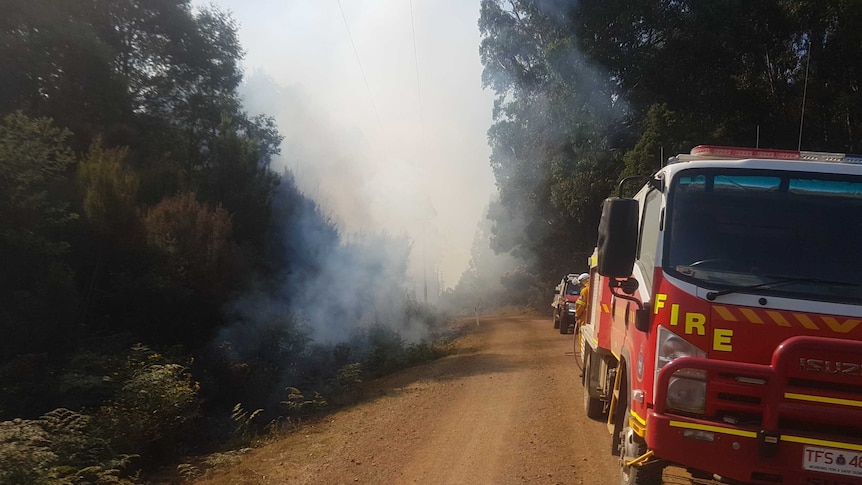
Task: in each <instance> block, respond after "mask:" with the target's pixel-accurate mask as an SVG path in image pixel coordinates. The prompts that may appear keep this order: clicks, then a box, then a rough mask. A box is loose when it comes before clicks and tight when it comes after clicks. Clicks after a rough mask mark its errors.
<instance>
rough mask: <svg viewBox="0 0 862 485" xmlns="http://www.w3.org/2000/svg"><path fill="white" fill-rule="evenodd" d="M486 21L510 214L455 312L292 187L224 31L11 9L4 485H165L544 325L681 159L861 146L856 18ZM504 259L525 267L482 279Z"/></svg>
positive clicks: (14, 0)
mask: <svg viewBox="0 0 862 485" xmlns="http://www.w3.org/2000/svg"><path fill="white" fill-rule="evenodd" d="M479 7H480V16H479V23H478V26H477V28H478V29H479V31H480V34H481V38H482V41H481V45H478V46H476V45H465V46H464V48H465V49H474V50H478V52H479V55H480V58H481V60H482V63H483V65H484V75H483V79H482V82H483V84H484V86H485V87H486V88H487V89H490V90H492V91H493V92H494V93H495V95H496V101H495V105H494V113H493V119H494V123H493V125H492V126H490V127H489V131H488V142H489V144H490V146H491V150H492V155H491V159H490V160H478V161H477V162H476V163H489V162H490V165H491V168H492V170H493V172H494V175H495V178H496V182H497V187H498V190H499V197H498V199H497V201H496V202H495V203H493V204H492V205H491V206H490V207H489V209H488V212H487V220H485V221H481V222H480V224H479V227H480V229H479V231H478V232H477V239H476V243H475V244H474V250H473V259H472V260H471V262H470V267H469V268H468V270H467V271H466V272H465V273H464V275H463V276H462V277H461V280H460V281H459V282H458V284H457V285H456V286H455V287H454V288H453V289H451V290H449V291H447V292H446V294H444V295H443V300H442V301H443V302H444V303H445V305H441V308H434V307H431V306H429V305H427V304H426V303H425V302H423V301H420V300H419V299H417V298H416V295H415V294H413V293H412V291H411V290H410V289H409V288H408V287H407V286H408V285H405V284H404V283H405V274H406V271H407V262H408V258H409V254H410V251H411V249H412V242H411V241H409V240H407V239H406V238H404V237H401V236H392V235H388V234H373V235H363V236H354V237H346V236H345V235H344V234H341V233H340V231H339V229H338V226H337V224H336V223H335V222H334V221H333V220H331V218H330V217H329V216H328V215H327V214H325V213H324V212H323V211H322V210H321V209H320V207H319V206H318V205H317V203H316V202H315V201H314V200H312V199H310V198H309V197H307V196H306V195H305V194H303V193H302V191H300V190H299V189H298V188H297V184H296V182H295V180H294V178H293V175H292V174H291V173H290V172H282V173H279V172H277V171H276V170H275V169H273V166H272V162H273V160H274V159H275V158H276V157H278V156H279V155H280V154H281V153H282V152H283V151H289V150H290V149H291V147H289V146H284V145H283V144H282V136H281V134H279V132H278V129H277V126H276V123H275V121H274V119H273V118H271V117H269V116H266V115H252V114H249V113H248V112H247V111H246V110H245V109H244V107H243V100H242V97H241V96H240V94H239V89H240V87H241V86H242V83H243V71H242V68H241V62H242V59H243V48H242V46H241V45H240V42H239V38H238V35H237V31H238V29H237V25H236V23H235V22H234V20H233V19H232V17H231V15H230V14H229V13H228V12H223V11H220V10H219V9H218V8H216V7H207V8H203V9H197V8H193V7H192V5H191V3H190V1H189V0H65V1H62V2H59V1H51V0H28V1H24V0H4V1H3V9H2V10H3V15H2V16H0V261H2V265H3V266H2V271H0V328H2V339H0V483H60V484H64V483H65V484H72V483H98V484H109V483H140V482H146V481H149V480H151V479H152V477H154V476H155V475H156V474H157V473H158V472H159V470H161V469H163V468H165V467H173V468H174V469H177V465H178V464H182V460H183V459H184V457H186V456H189V455H192V454H197V453H208V452H213V451H219V450H225V449H231V448H235V447H240V446H245V445H247V444H248V443H249V442H250V440H252V439H253V438H255V437H256V436H259V435H261V434H262V433H269V432H273V430H275V431H277V430H280V429H285V428H290V427H291V426H294V425H295V424H296V423H297V422H300V421H302V420H303V419H304V418H306V417H307V416H309V415H311V414H313V413H314V412H315V411H316V410H319V409H322V408H326V407H331V406H338V405H341V404H346V403H350V402H352V401H353V400H355V399H358V398H359V397H360V396H361V387H362V382H363V381H365V380H367V379H371V378H374V377H375V376H378V375H382V374H384V373H387V372H391V371H392V370H394V369H397V368H400V367H403V366H405V365H410V364H411V363H416V362H421V361H423V360H428V359H431V358H435V357H437V356H440V355H442V353H444V352H445V340H441V339H440V336H441V333H440V329H441V328H442V327H443V323H444V322H445V321H447V319H448V318H449V317H447V314H446V311H447V310H450V309H451V311H453V312H457V311H458V310H463V309H464V308H468V309H470V310H471V311H472V310H473V309H474V308H475V309H477V310H478V309H479V308H480V307H481V308H482V309H490V308H494V307H496V306H499V305H503V304H519V305H532V306H534V307H536V308H537V309H540V310H541V311H544V310H545V307H546V306H547V303H548V301H549V297H548V296H547V295H548V294H549V290H550V289H551V288H552V287H553V284H554V283H555V282H556V281H558V280H559V278H560V276H561V275H562V274H565V273H567V272H572V270H575V271H577V270H582V269H585V266H586V257H587V255H588V254H589V253H590V252H591V251H592V248H593V246H594V244H595V237H596V234H595V233H596V227H597V224H598V217H599V208H600V204H601V201H602V200H603V199H604V198H605V197H607V196H608V195H610V194H612V193H614V192H615V191H616V187H617V184H618V182H619V181H620V180H621V179H622V178H623V177H626V176H630V175H642V174H647V173H649V172H650V171H651V170H655V169H656V168H658V167H659V166H660V165H661V163H662V158H663V157H664V158H666V157H668V156H669V155H672V154H676V153H681V152H687V151H688V150H689V149H690V148H691V147H692V146H695V145H698V144H725V145H737V146H755V145H758V146H761V147H770V148H785V149H797V148H799V147H802V149H808V150H822V151H834V152H847V153H852V152H859V151H860V143H862V139H860V136H862V94H860V93H859V83H860V77H862V57H860V56H859V55H858V53H859V52H860V50H862V31H860V30H859V29H858V26H859V25H862V4H860V3H859V2H854V1H850V0H827V1H814V0H762V1H756V2H752V1H743V0H710V1H685V0H658V1H655V0H649V1H648V0H626V1H623V0H604V1H596V0H580V1H577V2H575V1H564V0H482V1H481V2H480V4H479ZM441 28H442V26H441ZM488 242H490V244H491V247H492V248H493V250H494V251H495V252H497V253H499V255H505V256H506V257H514V258H516V260H517V269H516V270H514V271H511V272H508V273H506V274H504V275H503V276H502V278H498V277H497V276H496V275H494V276H493V277H492V276H489V275H490V274H491V269H490V267H491V266H492V264H491V260H493V259H494V258H496V257H500V256H499V255H493V254H489V253H488V252H487V251H485V250H484V249H483V248H485V247H486V245H487V243H488ZM346 277H349V278H350V281H351V282H352V283H355V284H350V285H343V284H339V283H340V282H341V281H342V280H343V279H344V278H346ZM336 288H337V291H338V292H339V293H338V295H337V298H323V297H324V296H326V295H327V294H328V293H329V292H332V291H336ZM324 302H325V304H324ZM480 302H481V304H480ZM179 469H180V470H183V469H186V468H182V467H180V468H179ZM190 473H191V472H190Z"/></svg>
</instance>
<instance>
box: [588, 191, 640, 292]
mask: <svg viewBox="0 0 862 485" xmlns="http://www.w3.org/2000/svg"><path fill="white" fill-rule="evenodd" d="M637 244H638V201H636V200H635V199H620V198H617V197H610V198H608V199H605V202H604V204H603V205H602V219H601V221H600V222H599V239H598V244H597V249H598V271H599V274H600V275H602V276H607V277H610V278H628V277H629V276H631V274H632V269H634V265H635V256H636V255H637Z"/></svg>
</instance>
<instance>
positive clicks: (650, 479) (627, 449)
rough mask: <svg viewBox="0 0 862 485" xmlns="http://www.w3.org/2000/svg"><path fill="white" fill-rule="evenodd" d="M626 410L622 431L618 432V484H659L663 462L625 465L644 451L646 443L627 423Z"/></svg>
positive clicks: (627, 414) (660, 482) (627, 415)
mask: <svg viewBox="0 0 862 485" xmlns="http://www.w3.org/2000/svg"><path fill="white" fill-rule="evenodd" d="M628 418H629V413H628V412H626V415H625V421H626V424H625V425H624V426H623V431H622V433H620V471H621V473H620V484H621V485H661V484H662V472H663V471H664V464H663V463H662V462H661V461H658V460H657V461H654V462H651V463H650V462H647V463H646V464H644V465H641V466H626V462H627V461H629V460H633V459H635V458H637V457H639V456H641V455H643V454H644V453H646V443H644V441H643V439H642V438H641V437H640V436H638V435H637V434H636V433H635V432H634V430H633V429H632V428H631V426H629V424H628Z"/></svg>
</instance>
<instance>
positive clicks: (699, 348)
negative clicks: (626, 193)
mask: <svg viewBox="0 0 862 485" xmlns="http://www.w3.org/2000/svg"><path fill="white" fill-rule="evenodd" d="M860 248H862V156H860V155H844V154H836V153H821V152H804V151H785V150H765V149H751V148H736V147H718V146H705V145H701V146H697V147H695V148H694V149H692V150H691V152H690V153H688V154H681V155H677V156H675V157H672V158H670V159H669V160H668V163H667V164H666V165H665V166H664V167H663V168H661V169H660V170H659V171H658V172H657V173H655V174H654V175H652V176H650V177H649V178H648V180H647V181H646V183H645V184H644V186H643V187H642V188H641V189H640V191H639V192H637V194H636V195H635V196H634V198H631V199H629V198H620V197H612V198H609V199H607V200H605V202H604V205H603V207H602V218H601V222H600V225H599V236H598V243H597V247H596V250H595V252H594V253H593V255H592V256H591V257H590V261H589V262H590V272H591V273H592V276H593V277H592V278H591V285H592V287H591V288H590V301H589V302H588V305H589V306H588V311H587V317H586V318H585V321H584V322H579V326H578V329H577V330H576V332H575V340H574V345H575V355H576V356H577V360H578V363H579V365H580V367H581V369H582V371H583V377H582V383H583V385H584V408H585V411H586V414H587V415H588V416H589V417H591V418H593V419H605V420H606V421H607V425H608V430H609V431H610V432H611V436H612V440H611V442H612V444H611V446H610V451H611V452H612V453H613V454H616V455H619V457H620V465H621V473H622V483H624V484H638V485H647V484H661V483H662V474H663V470H664V469H665V468H666V467H667V466H669V465H673V466H675V467H682V468H684V469H687V470H688V471H689V472H690V473H691V475H692V476H693V477H695V478H706V479H710V480H717V481H719V482H721V483H752V484H807V485H815V484H816V485H826V484H829V485H839V484H850V483H853V484H862V257H860Z"/></svg>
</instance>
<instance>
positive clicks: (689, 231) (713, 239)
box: [662, 169, 862, 303]
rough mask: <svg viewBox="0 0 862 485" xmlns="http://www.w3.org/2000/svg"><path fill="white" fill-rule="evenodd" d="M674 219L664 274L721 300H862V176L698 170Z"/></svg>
mask: <svg viewBox="0 0 862 485" xmlns="http://www.w3.org/2000/svg"><path fill="white" fill-rule="evenodd" d="M666 220H667V227H666V231H665V237H666V240H665V245H664V248H665V253H664V255H663V258H662V260H663V261H664V265H663V266H664V269H665V270H666V271H668V272H670V273H671V274H674V275H675V276H677V277H680V278H683V279H686V280H688V281H691V282H693V283H696V284H698V285H700V286H703V287H706V288H711V289H714V290H716V291H715V292H714V293H713V295H714V296H720V295H723V294H728V293H732V292H750V293H757V294H772V295H776V296H787V297H791V298H811V299H817V300H829V301H837V302H855V303H858V302H860V301H862V257H860V254H859V251H860V246H859V242H860V241H862V177H856V176H850V175H835V174H820V173H809V172H776V171H768V170H740V169H689V170H686V171H684V172H681V173H680V176H679V177H677V178H676V179H675V181H674V182H673V184H672V186H671V193H670V198H669V201H668V209H667V217H666Z"/></svg>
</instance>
